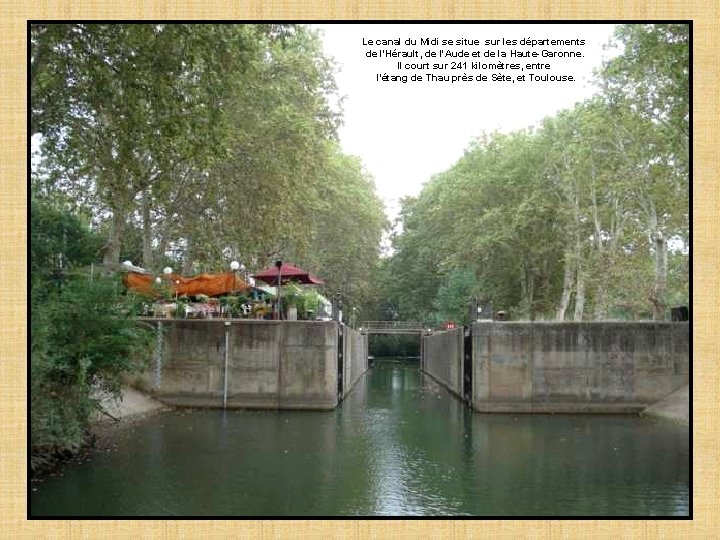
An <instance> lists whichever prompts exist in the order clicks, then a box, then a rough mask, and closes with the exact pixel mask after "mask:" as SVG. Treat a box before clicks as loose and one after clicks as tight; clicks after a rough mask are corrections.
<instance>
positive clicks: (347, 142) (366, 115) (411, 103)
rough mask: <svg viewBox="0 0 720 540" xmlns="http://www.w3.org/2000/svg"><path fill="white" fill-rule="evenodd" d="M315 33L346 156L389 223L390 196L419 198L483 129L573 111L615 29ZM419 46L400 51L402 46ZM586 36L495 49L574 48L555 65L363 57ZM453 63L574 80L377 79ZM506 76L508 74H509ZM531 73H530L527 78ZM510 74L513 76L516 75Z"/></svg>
mask: <svg viewBox="0 0 720 540" xmlns="http://www.w3.org/2000/svg"><path fill="white" fill-rule="evenodd" d="M315 27H316V28H318V29H320V30H321V36H322V38H323V42H324V47H325V52H326V54H328V55H329V56H331V57H333V58H334V59H335V61H336V63H337V64H338V65H339V68H340V72H339V73H338V74H337V76H336V81H337V84H338V87H339V93H340V95H341V96H345V99H344V102H343V109H344V126H343V127H342V128H341V129H340V139H341V144H342V147H343V150H344V151H345V153H348V154H352V155H357V156H359V157H360V158H361V159H362V161H363V164H364V165H365V168H366V169H367V171H368V172H369V173H370V174H371V175H372V176H373V177H374V179H375V184H376V186H377V191H378V194H379V195H380V197H381V198H382V199H383V201H384V202H385V206H386V212H387V213H388V216H389V217H390V218H394V217H395V216H396V214H397V210H398V199H399V198H401V197H404V196H407V195H417V194H418V193H419V192H420V190H421V188H422V184H423V183H424V182H426V181H427V180H429V179H430V178H431V176H432V175H434V174H436V173H439V172H442V171H443V170H445V169H447V168H449V167H450V166H452V165H453V164H454V163H455V162H456V161H457V160H458V159H459V158H460V157H461V156H462V155H463V151H464V150H465V148H467V146H468V145H469V143H470V142H471V140H472V139H473V138H474V137H476V136H478V135H479V134H481V133H482V132H484V131H485V132H491V131H493V130H500V131H504V132H509V131H513V130H516V129H520V128H524V127H527V126H530V125H533V124H535V123H537V122H539V121H541V120H542V119H543V118H544V117H546V116H549V115H553V114H554V113H555V112H557V111H559V110H561V109H565V108H569V107H572V106H573V105H574V104H575V103H576V102H578V101H582V100H583V99H585V98H587V97H589V96H590V95H591V94H592V93H594V91H595V88H594V87H593V86H592V84H591V82H590V80H591V77H592V70H593V69H595V68H597V67H599V66H600V64H601V62H602V59H603V56H604V55H605V56H607V54H608V53H606V52H605V51H603V45H605V44H607V42H608V40H609V39H610V36H611V34H612V31H613V28H614V25H608V24H554V25H546V24H503V25H501V24H328V25H315ZM426 37H429V38H433V37H438V38H439V39H441V40H442V39H454V40H457V39H460V38H466V39H470V40H472V39H478V40H481V43H483V45H481V46H462V47H458V46H454V47H442V46H437V47H427V46H420V39H421V38H426ZM392 38H401V43H403V44H402V45H400V46H399V47H393V46H369V45H363V39H365V40H366V41H367V40H369V39H372V40H375V39H392ZM407 38H410V39H415V40H417V43H418V46H417V47H412V46H408V45H404V41H405V39H407ZM502 38H505V39H517V40H518V42H519V40H521V39H522V38H533V39H544V38H548V39H575V38H580V39H585V40H586V44H585V46H582V47H575V46H570V47H562V46H561V47H553V46H535V47H527V46H520V45H518V46H515V47H507V46H506V47H500V48H502V49H503V50H505V51H506V52H507V51H509V49H511V48H512V49H516V50H521V51H528V50H532V51H537V52H538V53H539V52H540V51H542V50H543V49H546V50H550V51H575V50H578V51H581V52H582V53H583V55H584V56H583V58H581V59H570V60H568V59H557V58H536V59H526V58H522V59H517V58H514V59H512V58H509V57H508V58H502V59H498V58H462V59H427V60H425V59H417V60H415V59H403V58H395V59H386V58H368V57H366V52H367V51H368V50H375V51H379V50H381V49H382V50H385V49H397V50H400V51H409V50H412V49H414V48H416V49H418V50H419V51H420V53H421V54H422V52H423V51H426V50H429V49H433V50H436V51H437V50H438V49H443V50H448V49H452V50H461V49H462V50H467V51H470V52H472V51H483V52H484V51H485V50H487V49H495V50H497V49H498V47H486V46H485V45H484V42H485V40H486V39H502ZM452 60H460V61H466V62H468V68H469V67H470V66H469V63H470V61H478V60H480V61H483V62H498V61H500V60H502V61H511V62H521V63H522V64H523V65H525V64H526V63H527V62H547V63H550V64H551V70H550V71H549V72H547V73H550V74H556V75H563V74H567V75H573V76H574V77H575V78H576V79H577V81H578V82H574V83H552V82H546V83H540V82H532V83H529V82H526V83H524V84H523V83H519V82H518V83H507V82H492V81H488V82H474V83H463V84H457V83H456V84H450V83H430V82H424V81H423V82H415V83H413V82H410V81H408V82H407V83H406V84H403V83H399V82H395V83H393V82H378V81H377V80H376V75H377V74H382V73H387V74H389V75H397V74H412V73H419V74H424V73H427V72H428V70H426V69H421V70H418V71H410V70H402V71H397V70H396V69H394V68H395V67H396V65H397V62H398V61H402V62H403V64H405V63H408V62H413V63H422V62H431V63H432V62H449V61H452ZM463 72H465V73H469V74H470V73H472V74H478V73H480V72H479V71H474V70H472V69H466V70H462V69H461V70H446V71H445V72H441V71H433V73H434V74H436V75H440V74H452V73H455V74H462V73H463ZM507 73H511V72H510V71H508V72H507ZM534 73H538V72H534ZM514 74H517V72H515V73H514Z"/></svg>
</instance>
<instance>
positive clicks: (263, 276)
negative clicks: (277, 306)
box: [253, 263, 325, 286]
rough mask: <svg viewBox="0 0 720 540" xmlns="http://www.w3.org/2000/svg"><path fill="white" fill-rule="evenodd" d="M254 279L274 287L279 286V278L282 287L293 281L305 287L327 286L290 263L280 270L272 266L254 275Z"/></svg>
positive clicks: (281, 266)
mask: <svg viewBox="0 0 720 540" xmlns="http://www.w3.org/2000/svg"><path fill="white" fill-rule="evenodd" d="M253 277H254V278H255V279H259V280H261V281H264V282H265V283H267V284H269V285H272V286H277V285H278V278H280V280H281V281H280V284H281V285H285V284H286V283H289V282H291V281H296V282H298V283H303V284H305V285H324V284H325V282H324V281H323V280H322V279H320V278H317V277H315V276H313V275H312V274H310V273H309V272H306V271H305V270H303V269H302V268H298V267H297V266H294V265H292V264H288V263H282V265H280V267H279V268H278V267H277V266H271V267H269V268H266V269H265V270H262V271H261V272H258V273H257V274H253Z"/></svg>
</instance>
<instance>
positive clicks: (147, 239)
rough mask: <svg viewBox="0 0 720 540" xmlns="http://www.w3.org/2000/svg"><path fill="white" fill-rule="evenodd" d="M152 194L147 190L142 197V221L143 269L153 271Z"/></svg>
mask: <svg viewBox="0 0 720 540" xmlns="http://www.w3.org/2000/svg"><path fill="white" fill-rule="evenodd" d="M150 203H151V201H150V193H149V191H148V190H147V189H146V190H145V191H144V192H143V195H142V220H143V235H142V257H143V260H142V265H143V268H145V269H147V270H151V269H152V266H153V252H152V221H151V219H150Z"/></svg>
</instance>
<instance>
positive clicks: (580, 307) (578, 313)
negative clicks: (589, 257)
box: [574, 260, 585, 322]
mask: <svg viewBox="0 0 720 540" xmlns="http://www.w3.org/2000/svg"><path fill="white" fill-rule="evenodd" d="M584 310H585V272H584V271H583V267H582V263H581V262H580V261H579V260H578V263H577V292H576V293H575V317H574V320H575V321H576V322H579V321H582V320H583V311H584Z"/></svg>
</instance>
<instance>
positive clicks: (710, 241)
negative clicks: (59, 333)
mask: <svg viewBox="0 0 720 540" xmlns="http://www.w3.org/2000/svg"><path fill="white" fill-rule="evenodd" d="M719 11H720V10H719V8H718V4H717V2H713V1H711V0H709V1H706V2H695V3H691V2H684V1H672V2H671V1H667V0H665V1H663V0H659V1H653V2H649V1H648V2H636V1H635V2H627V1H625V2H623V1H619V0H615V1H613V2H604V3H600V2H575V1H567V0H563V1H550V0H546V1H544V2H542V3H532V2H526V1H523V2H518V1H501V0H491V1H485V2H470V1H457V2H453V1H450V0H439V1H431V0H424V1H418V2H410V1H404V2H395V3H394V4H392V5H385V3H384V2H379V1H377V0H373V1H366V2H360V1H358V0H355V1H352V2H351V1H344V0H337V1H335V2H330V1H320V0H313V1H311V0H304V1H302V0H301V1H299V2H289V1H277V0H274V1H273V0H271V1H265V2H264V1H261V0H253V1H243V2H223V1H203V0H187V1H185V2H174V1H164V2H163V1H143V0H131V1H121V2H107V1H102V0H100V1H98V0H72V1H70V0H64V1H56V2H52V1H49V0H40V1H37V0H33V1H23V0H0V21H1V23H0V24H1V27H0V99H1V100H2V101H1V103H2V106H1V107H0V109H1V112H0V114H1V116H0V174H1V176H0V182H1V184H0V186H1V189H0V209H1V213H0V293H1V296H0V297H1V298H2V299H3V307H2V309H0V419H2V420H1V423H0V537H3V538H4V537H8V538H16V539H20V538H33V539H34V538H129V537H152V538H178V539H179V538H196V537H204V538H225V537H227V538H230V537H242V538H298V539H300V538H303V539H304V538H321V537H336V538H337V537H339V538H347V539H358V540H359V539H376V538H386V537H387V538H390V537H398V538H420V537H426V538H452V539H469V538H476V537H486V536H487V537H493V538H495V539H498V540H499V539H505V538H508V539H510V538H513V539H514V538H540V539H546V538H588V539H593V540H597V539H598V538H608V537H621V538H637V539H646V538H684V537H694V538H717V537H718V536H720V528H719V527H718V521H719V520H718V515H719V513H718V511H717V505H718V503H719V501H718V498H719V497H718V495H719V494H720V482H719V481H718V466H720V456H718V451H717V450H718V436H719V435H720V430H719V429H718V417H719V416H720V410H719V407H718V401H717V390H718V384H719V383H720V381H719V380H718V370H717V369H716V366H715V365H714V364H715V361H716V359H717V355H716V354H714V352H715V351H716V350H717V346H716V345H715V343H714V339H715V338H716V336H718V335H719V334H720V333H719V332H718V330H719V329H718V324H717V318H716V317H715V314H716V313H717V310H718V309H720V295H719V294H718V276H719V275H720V272H718V271H717V270H716V269H717V267H718V264H719V263H720V254H718V250H717V248H716V245H717V244H715V241H716V240H717V239H718V238H720V216H718V208H719V206H718V203H719V202H720V200H719V199H720V197H719V196H718V188H717V181H716V178H717V175H718V174H720V168H719V167H718V164H719V163H720V158H719V157H718V156H719V155H720V153H719V152H718V146H717V141H718V140H719V137H718V135H719V133H718V126H719V125H720V122H718V113H719V112H720V108H719V107H718V105H719V104H718V100H719V99H720V92H719V91H718V88H717V84H718V83H719V82H720V61H719V60H718V54H720V49H719V48H718V41H719V39H720V37H719V36H720V32H718V27H719V26H720V16H719ZM30 18H32V19H76V18H83V19H137V18H156V19H173V18H185V19H255V18H260V19H277V18H284V19H295V18H298V19H299V18H302V19H335V18H337V19H356V20H359V19H468V20H478V19H518V18H526V19H536V20H541V19H609V20H613V19H668V18H677V19H692V20H694V23H695V26H694V37H695V47H694V70H695V71H694V97H695V102H694V103H695V107H694V142H695V154H694V164H695V167H694V173H695V176H694V192H693V223H694V227H693V231H694V245H693V250H694V257H693V261H694V265H693V266H694V268H693V277H694V278H695V281H694V291H696V294H695V301H694V303H693V315H694V320H695V322H694V332H693V336H694V341H693V345H694V355H693V357H694V358H693V362H694V364H693V365H694V407H695V408H694V411H695V422H694V426H695V427H694V430H693V434H694V516H695V518H694V520H693V521H641V520H638V521H528V522H520V521H506V522H500V521H337V522H332V521H184V522H178V521H146V522H140V521H114V522H113V521H65V522H41V521H33V522H28V521H26V498H25V497H26V476H25V473H26V453H25V451H26V426H25V418H26V404H25V398H26V379H27V374H26V335H27V327H26V294H25V293H26V290H25V289H24V287H22V286H21V284H23V283H25V279H26V262H27V261H26V214H25V212H26V206H25V205H26V195H25V189H26V188H25V178H26V137H25V127H26V124H25V123H26V116H25V110H26V93H25V89H26V78H25V65H26V43H25V40H26V34H25V32H26V20H27V19H30Z"/></svg>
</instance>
